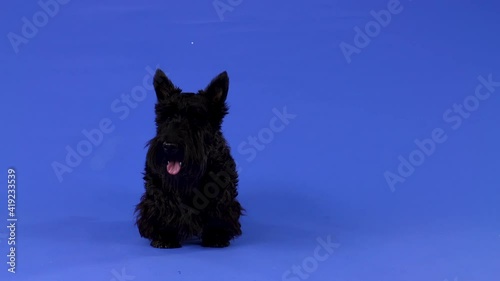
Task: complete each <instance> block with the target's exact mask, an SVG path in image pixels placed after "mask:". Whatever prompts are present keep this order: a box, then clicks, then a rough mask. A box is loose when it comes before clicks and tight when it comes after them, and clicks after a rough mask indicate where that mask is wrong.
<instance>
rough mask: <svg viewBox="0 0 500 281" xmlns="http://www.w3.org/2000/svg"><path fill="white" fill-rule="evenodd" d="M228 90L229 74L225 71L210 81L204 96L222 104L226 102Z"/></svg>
mask: <svg viewBox="0 0 500 281" xmlns="http://www.w3.org/2000/svg"><path fill="white" fill-rule="evenodd" d="M228 90H229V77H228V76H227V72H226V71H223V72H221V73H220V74H219V75H217V76H216V77H215V78H213V79H212V81H210V84H208V86H207V87H206V88H205V90H204V95H205V96H206V97H208V98H209V99H210V100H211V101H212V102H214V103H216V104H220V103H224V102H225V101H226V97H227V92H228Z"/></svg>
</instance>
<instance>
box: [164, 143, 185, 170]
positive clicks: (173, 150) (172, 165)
mask: <svg viewBox="0 0 500 281" xmlns="http://www.w3.org/2000/svg"><path fill="white" fill-rule="evenodd" d="M163 151H164V153H165V160H166V161H167V167H166V169H167V173H169V174H170V175H173V176H175V175H177V174H178V173H179V172H180V171H181V169H182V160H183V158H184V155H183V152H182V149H180V147H179V146H178V145H176V144H173V143H168V142H164V143H163Z"/></svg>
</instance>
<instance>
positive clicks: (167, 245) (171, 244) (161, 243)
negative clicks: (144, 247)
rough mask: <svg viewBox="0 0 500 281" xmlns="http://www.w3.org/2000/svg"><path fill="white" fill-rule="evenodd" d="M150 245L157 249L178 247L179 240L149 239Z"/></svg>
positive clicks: (179, 245)
mask: <svg viewBox="0 0 500 281" xmlns="http://www.w3.org/2000/svg"><path fill="white" fill-rule="evenodd" d="M151 247H153V248H159V249H176V248H180V247H181V244H180V243H179V242H165V241H156V240H155V241H151Z"/></svg>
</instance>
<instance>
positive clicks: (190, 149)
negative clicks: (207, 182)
mask: <svg viewBox="0 0 500 281" xmlns="http://www.w3.org/2000/svg"><path fill="white" fill-rule="evenodd" d="M203 143H204V142H203V141H202V137H201V136H200V135H195V136H193V138H192V139H190V141H186V142H184V143H183V144H182V145H181V146H180V149H181V151H182V152H181V153H179V154H177V155H167V154H166V153H165V152H164V151H163V148H162V144H163V141H162V140H161V138H157V139H153V140H151V142H150V143H149V150H148V154H147V165H148V166H149V167H150V168H151V169H152V170H154V171H155V172H156V173H157V174H159V175H161V177H162V178H163V179H164V180H165V181H166V182H171V183H175V184H176V185H177V184H180V185H192V184H195V183H196V182H197V181H198V180H199V179H201V177H202V176H203V175H204V173H205V171H206V167H207V159H208V157H207V153H206V151H205V149H206V148H205V147H204V146H203ZM196 144H198V145H196Z"/></svg>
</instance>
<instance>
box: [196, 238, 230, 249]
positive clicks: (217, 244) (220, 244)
mask: <svg viewBox="0 0 500 281" xmlns="http://www.w3.org/2000/svg"><path fill="white" fill-rule="evenodd" d="M229 244H231V243H230V242H229V240H202V241H201V245H202V246H203V247H207V248H225V247H228V246H229Z"/></svg>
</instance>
